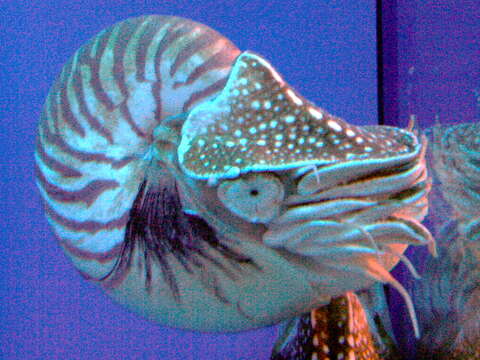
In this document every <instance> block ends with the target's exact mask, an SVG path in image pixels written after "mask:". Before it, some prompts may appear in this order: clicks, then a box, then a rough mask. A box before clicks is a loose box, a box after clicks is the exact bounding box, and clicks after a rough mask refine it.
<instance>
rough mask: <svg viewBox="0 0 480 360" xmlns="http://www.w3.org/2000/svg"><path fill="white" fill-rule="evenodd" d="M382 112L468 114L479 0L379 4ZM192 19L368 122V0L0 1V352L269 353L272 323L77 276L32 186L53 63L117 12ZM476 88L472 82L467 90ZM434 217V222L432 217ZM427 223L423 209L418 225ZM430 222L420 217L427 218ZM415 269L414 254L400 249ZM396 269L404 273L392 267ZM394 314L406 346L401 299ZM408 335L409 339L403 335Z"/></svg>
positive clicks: (71, 355) (475, 75) (393, 120)
mask: <svg viewBox="0 0 480 360" xmlns="http://www.w3.org/2000/svg"><path fill="white" fill-rule="evenodd" d="M383 3H384V6H387V8H388V9H390V15H389V16H387V18H386V28H385V30H388V31H386V32H385V33H384V36H385V40H388V41H385V45H386V49H385V51H386V54H387V55H388V58H387V59H386V61H385V65H386V67H387V68H388V69H387V71H386V75H387V76H386V78H385V80H386V89H388V92H387V94H386V100H387V101H386V119H385V120H386V123H387V124H390V125H400V126H405V125H406V124H407V119H408V117H409V115H410V114H416V115H417V120H418V124H419V126H420V127H421V128H426V127H428V126H431V125H433V122H434V120H435V117H436V116H437V115H438V118H439V120H440V122H442V123H444V124H453V123H458V122H473V121H479V119H480V116H479V107H478V103H479V101H480V100H479V95H478V94H479V93H480V40H479V39H480V38H479V36H478V34H479V33H480V6H479V5H478V0H461V1H454V0H438V1H414V0H405V1H393V0H389V1H384V2H383ZM144 14H170V15H178V16H184V17H187V18H191V19H193V20H196V21H199V22H202V23H204V24H207V25H209V26H211V27H212V28H214V29H215V30H217V31H219V32H220V33H222V34H224V35H225V36H227V37H228V38H230V39H231V40H232V41H233V42H234V43H235V44H236V45H237V46H238V47H239V48H240V49H242V50H247V49H250V50H253V51H255V52H258V53H260V54H262V55H264V56H265V57H266V58H267V59H269V60H270V61H271V62H272V64H273V65H274V66H275V67H276V68H277V69H278V70H279V72H280V73H281V74H283V75H284V77H285V79H286V80H287V81H288V82H289V83H290V84H292V85H293V86H294V87H295V88H297V89H298V90H299V92H300V93H302V94H303V95H304V96H306V97H307V98H308V99H310V100H312V101H313V102H315V103H317V104H318V105H319V106H321V107H324V108H325V109H327V110H328V111H329V112H331V113H333V114H336V115H339V116H341V117H344V118H345V119H346V120H347V121H349V122H352V123H355V124H367V123H369V124H374V123H376V121H377V102H376V91H377V90H376V81H377V80H376V54H375V49H376V38H375V2H374V1H373V0H371V1H348V0H345V1H327V0H325V1H311V2H308V1H305V2H293V1H284V2H283V1H269V2H263V1H224V2H217V1H213V0H203V1H175V2H173V1H168V2H167V1H159V2H149V3H148V2H145V1H144V2H142V1H135V0H134V1H113V0H106V1H102V2H100V1H92V0H90V1H89V0H84V1H66V0H63V1H60V0H58V1H39V0H37V1H29V2H17V1H9V0H4V1H2V2H1V3H0V18H1V21H0V119H1V122H2V127H1V131H0V190H1V192H0V194H1V201H0V215H1V216H0V236H1V238H0V254H1V256H0V304H1V306H0V359H85V358H89V359H113V358H115V359H260V360H261V359H268V357H269V354H270V350H271V346H272V344H273V342H274V340H275V336H276V333H275V330H276V329H275V327H271V328H266V329H260V330H255V331H251V332H246V333H241V334H200V333H193V332H185V331H178V330H174V329H167V328H163V327H161V326H159V325H156V324H152V323H149V322H147V321H145V320H143V319H141V318H139V317H137V316H135V315H133V314H131V313H129V312H127V311H126V310H124V309H122V308H120V307H119V306H117V305H116V304H115V303H113V302H112V301H110V300H109V299H108V298H107V297H106V296H105V295H104V294H102V293H101V291H99V290H98V289H97V288H96V287H94V286H93V285H91V284H89V283H87V282H86V281H84V280H82V279H81V277H80V276H79V275H78V274H77V272H76V271H75V270H74V268H73V266H72V265H71V264H70V262H69V260H68V259H67V258H66V257H65V256H64V255H63V253H62V252H61V250H60V248H59V247H58V245H57V244H56V241H55V239H54V237H53V234H52V232H51V231H50V229H49V228H48V226H47V223H46V220H45V217H44V215H43V210H42V205H41V202H40V198H39V195H38V192H37V190H36V188H35V184H34V175H33V149H34V143H35V136H36V127H37V123H38V119H39V115H40V111H41V108H42V105H43V102H44V99H45V97H46V95H47V92H48V89H49V87H50V85H51V84H52V83H53V81H54V79H55V77H56V76H57V74H58V73H59V71H60V69H61V66H62V65H63V63H65V61H66V60H67V59H68V57H69V56H71V55H72V54H73V52H74V51H75V50H76V49H78V47H80V46H81V45H82V44H83V43H84V42H85V41H86V40H87V39H89V38H90V37H92V36H94V35H95V34H97V33H98V32H99V31H100V30H102V29H103V28H105V27H107V26H109V25H111V24H113V23H115V22H117V21H120V20H123V19H125V18H127V17H130V16H138V15H144ZM475 89H477V90H479V91H478V92H477V93H476V92H475ZM438 220H440V221H443V220H445V219H437V221H438ZM434 221H435V212H434V211H431V215H430V217H429V219H427V223H430V225H432V223H433V222H434ZM432 226H433V225H432ZM409 253H410V255H411V256H412V257H413V258H414V261H416V265H417V267H419V268H420V270H421V265H422V259H424V257H425V252H423V253H422V251H421V250H420V251H417V249H410V250H409ZM394 273H395V276H396V277H397V278H400V279H401V280H402V281H403V282H404V284H406V285H407V287H408V283H409V281H410V280H409V279H411V278H410V277H409V275H406V274H405V270H404V268H402V267H401V266H399V267H398V268H397V269H396V270H395V271H394ZM392 301H393V303H395V304H397V305H396V306H395V307H394V308H393V311H394V313H395V315H396V316H395V317H394V323H395V327H396V331H397V333H398V334H400V342H401V343H402V345H403V346H404V347H405V348H408V347H410V348H411V347H412V344H413V340H412V336H411V327H410V326H411V325H410V322H409V320H408V317H407V316H405V311H404V309H402V307H401V306H402V305H401V304H402V303H403V302H402V301H400V300H399V299H398V297H397V298H396V297H395V293H393V296H392ZM407 335H408V336H407Z"/></svg>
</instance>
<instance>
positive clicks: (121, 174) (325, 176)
mask: <svg viewBox="0 0 480 360" xmlns="http://www.w3.org/2000/svg"><path fill="white" fill-rule="evenodd" d="M425 148H426V141H425V140H424V139H423V140H422V139H419V138H418V137H417V136H416V134H415V133H414V132H412V131H411V130H408V129H398V128H393V127H379V126H363V127H360V126H354V125H351V124H349V123H347V122H345V121H344V120H342V119H340V118H337V117H335V116H333V115H331V114H329V113H328V112H327V111H325V110H323V109H321V108H319V107H317V106H315V105H314V104H312V103H311V102H309V101H308V100H306V99H305V98H303V97H302V96H301V95H300V94H299V93H298V92H296V91H295V90H294V89H293V88H292V87H290V86H289V85H288V84H287V83H286V82H285V80H284V79H283V78H282V76H281V75H280V74H279V73H278V72H277V71H276V70H275V69H274V68H273V66H272V65H271V64H270V63H269V62H268V61H267V60H265V59H264V58H263V57H261V56H260V55H257V54H255V53H253V52H249V51H246V52H242V53H241V52H240V51H239V50H238V49H237V48H236V47H235V46H234V45H233V44H232V43H231V42H230V41H229V40H227V39H226V38H224V37H222V36H221V35H219V34H218V33H216V32H215V31H213V30H211V29H209V28H208V27H206V26H204V25H201V24H198V23H195V22H192V21H190V20H186V19H182V18H177V17H170V16H147V17H140V18H134V19H129V20H126V21H124V22H121V23H119V24H116V25H114V26H112V27H110V28H108V29H106V30H105V31H103V32H101V33H100V34H98V35H97V36H95V37H94V38H93V39H92V40H90V41H89V42H88V43H87V44H85V45H84V46H83V47H81V48H80V49H79V50H78V51H77V52H76V53H75V54H74V55H73V57H72V58H71V59H70V60H69V62H68V63H67V64H66V65H65V66H64V68H63V70H62V72H61V74H60V77H59V78H58V80H57V81H56V83H55V84H54V85H53V87H52V88H51V90H50V92H49V95H48V97H47V100H46V104H45V107H44V111H43V115H42V119H41V123H40V126H39V137H38V144H37V148H36V155H35V156H36V164H37V182H38V186H39V189H40V192H41V195H42V197H43V199H44V201H45V206H46V214H47V217H48V220H49V222H50V224H51V225H52V227H53V229H54V232H55V234H56V236H57V237H58V239H59V241H60V244H61V245H62V247H63V249H64V250H65V252H66V253H67V254H68V256H69V257H70V258H71V259H72V261H73V263H74V265H75V266H76V267H77V269H78V270H79V271H80V272H81V274H82V275H83V276H84V277H85V278H87V279H89V280H91V281H93V282H97V283H98V284H99V285H100V286H102V287H103V288H104V289H105V291H106V292H107V293H108V294H109V295H110V296H112V297H113V298H114V299H116V300H117V301H118V302H120V303H121V304H124V305H125V306H127V307H128V308H129V309H131V310H132V311H134V312H136V313H138V314H140V315H143V316H144V317H146V318H148V319H151V320H154V321H157V322H159V323H161V324H164V325H168V326H174V327H179V328H188V329H196V330H204V331H238V330H244V329H250V328H255V327H259V326H264V325H268V324H273V323H277V322H279V321H281V320H283V319H286V318H290V317H293V316H295V315H298V314H303V313H305V312H308V311H310V310H311V309H313V308H315V307H318V306H320V305H324V304H327V303H329V302H330V299H331V298H332V297H334V296H340V295H342V294H344V293H345V292H347V291H351V290H357V289H363V288H365V287H368V286H369V285H371V284H373V283H374V282H376V281H381V282H388V283H391V284H392V285H394V286H395V287H397V289H399V291H402V293H403V294H404V295H405V292H404V290H403V288H402V287H401V285H400V284H398V283H397V282H396V281H395V279H393V278H392V277H391V276H390V274H389V270H390V269H391V268H392V267H393V266H394V265H395V264H396V263H397V262H398V261H399V260H402V259H403V260H405V259H404V258H403V257H402V252H403V251H404V250H405V248H406V247H407V246H408V245H427V244H428V245H429V246H430V248H431V249H432V250H433V239H432V237H431V235H430V233H429V232H428V230H427V229H426V228H424V227H423V226H422V225H421V224H420V221H421V220H422V219H423V217H424V216H425V214H426V211H427V198H426V197H427V194H428V191H429V181H428V176H427V173H426V170H425V160H424V154H425ZM405 261H406V260H405ZM406 299H407V301H409V299H408V297H407V296H406ZM409 304H410V305H411V303H410V302H409ZM411 310H412V312H413V309H412V308H411Z"/></svg>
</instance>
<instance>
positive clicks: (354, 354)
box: [271, 292, 383, 360]
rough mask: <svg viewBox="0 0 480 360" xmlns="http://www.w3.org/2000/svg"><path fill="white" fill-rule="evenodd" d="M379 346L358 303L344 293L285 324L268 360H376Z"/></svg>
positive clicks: (352, 295)
mask: <svg viewBox="0 0 480 360" xmlns="http://www.w3.org/2000/svg"><path fill="white" fill-rule="evenodd" d="M379 345H380V344H377V343H375V341H374V338H373V337H372V334H371V333H370V329H369V324H368V321H367V317H366V314H365V311H364V309H363V306H362V304H361V302H360V300H359V299H358V297H357V296H356V295H355V294H354V293H352V292H347V293H346V294H345V295H342V296H340V297H337V298H335V299H332V301H331V302H330V303H329V304H328V305H324V306H322V307H320V308H317V309H314V310H313V311H312V312H311V313H308V314H305V315H303V316H301V317H298V318H296V319H294V320H292V321H289V322H288V323H287V324H285V326H284V327H283V329H282V333H281V334H280V337H279V338H278V340H277V343H276V344H275V347H274V349H273V352H272V356H271V360H289V359H358V360H376V359H380V356H379V353H383V352H382V349H381V348H380V346H379Z"/></svg>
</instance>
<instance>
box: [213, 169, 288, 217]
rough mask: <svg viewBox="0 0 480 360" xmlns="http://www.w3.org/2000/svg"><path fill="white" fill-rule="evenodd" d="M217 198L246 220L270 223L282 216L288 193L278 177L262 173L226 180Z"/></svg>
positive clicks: (221, 185) (218, 191) (220, 187)
mask: <svg viewBox="0 0 480 360" xmlns="http://www.w3.org/2000/svg"><path fill="white" fill-rule="evenodd" d="M217 194H218V198H219V199H220V201H221V202H222V203H223V204H224V205H225V207H226V208H227V209H229V210H230V211H231V212H233V213H234V214H235V215H237V216H239V217H241V218H242V219H244V220H247V221H249V222H252V223H268V222H269V221H271V220H272V219H274V218H275V217H277V216H278V214H279V212H280V205H281V204H282V201H283V197H284V195H285V191H284V188H283V184H282V183H281V181H280V180H279V179H278V178H277V177H276V176H275V175H272V174H265V173H259V174H248V175H246V176H242V177H240V178H238V179H235V180H225V181H224V182H223V183H222V184H220V186H219V187H218V190H217Z"/></svg>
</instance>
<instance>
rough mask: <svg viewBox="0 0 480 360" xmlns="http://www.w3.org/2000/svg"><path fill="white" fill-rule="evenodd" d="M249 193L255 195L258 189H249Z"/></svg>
mask: <svg viewBox="0 0 480 360" xmlns="http://www.w3.org/2000/svg"><path fill="white" fill-rule="evenodd" d="M250 195H252V196H257V195H258V190H257V189H252V190H250Z"/></svg>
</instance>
